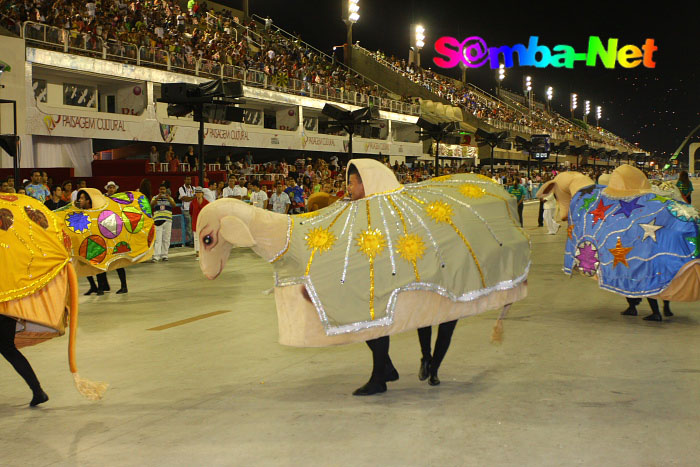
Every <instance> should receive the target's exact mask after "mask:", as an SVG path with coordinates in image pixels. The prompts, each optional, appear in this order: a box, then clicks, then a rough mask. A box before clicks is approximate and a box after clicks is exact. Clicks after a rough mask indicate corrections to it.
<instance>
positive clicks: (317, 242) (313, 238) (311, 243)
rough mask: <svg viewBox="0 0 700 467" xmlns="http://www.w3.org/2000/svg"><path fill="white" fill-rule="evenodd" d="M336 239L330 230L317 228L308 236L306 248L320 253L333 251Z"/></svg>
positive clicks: (310, 231)
mask: <svg viewBox="0 0 700 467" xmlns="http://www.w3.org/2000/svg"><path fill="white" fill-rule="evenodd" d="M335 240H336V237H335V235H333V232H331V230H330V228H325V229H324V228H322V227H317V228H315V229H311V230H309V232H308V233H307V234H306V246H307V248H308V249H309V250H318V251H319V252H320V253H323V252H325V251H328V250H330V249H331V247H332V246H333V244H334V243H335Z"/></svg>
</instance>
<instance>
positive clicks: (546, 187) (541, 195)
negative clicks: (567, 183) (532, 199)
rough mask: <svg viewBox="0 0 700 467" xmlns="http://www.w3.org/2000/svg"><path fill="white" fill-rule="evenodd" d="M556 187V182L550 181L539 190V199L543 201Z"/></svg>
mask: <svg viewBox="0 0 700 467" xmlns="http://www.w3.org/2000/svg"><path fill="white" fill-rule="evenodd" d="M555 186H556V182H555V181H554V180H550V181H548V182H547V183H545V184H544V185H542V186H541V187H540V189H539V190H537V195H536V196H537V198H539V199H541V198H544V197H545V196H547V195H548V194H549V193H550V192H551V191H552V190H553V189H554V187H555Z"/></svg>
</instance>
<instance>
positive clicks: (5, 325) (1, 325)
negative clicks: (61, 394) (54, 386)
mask: <svg viewBox="0 0 700 467" xmlns="http://www.w3.org/2000/svg"><path fill="white" fill-rule="evenodd" d="M16 326H17V321H15V320H14V319H12V318H8V317H7V316H2V315H0V354H2V356H3V357H5V359H6V360H7V361H8V362H10V364H11V365H12V366H13V367H14V369H15V370H16V371H17V373H19V375H20V376H21V377H22V378H23V379H24V381H26V382H27V385H28V386H29V388H30V389H31V390H32V392H33V393H34V397H33V398H32V401H31V403H30V404H31V405H32V406H35V405H39V404H41V403H43V402H46V401H47V400H49V396H47V395H46V393H45V392H44V391H43V390H42V389H41V384H39V379H38V378H37V377H36V374H35V373H34V370H33V369H32V366H31V365H30V364H29V362H28V361H27V359H26V358H24V355H22V353H21V352H20V351H19V350H17V347H15V328H16Z"/></svg>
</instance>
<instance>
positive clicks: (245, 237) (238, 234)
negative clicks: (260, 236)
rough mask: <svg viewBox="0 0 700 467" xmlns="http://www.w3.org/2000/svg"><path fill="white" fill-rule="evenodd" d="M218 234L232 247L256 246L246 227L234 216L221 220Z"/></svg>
mask: <svg viewBox="0 0 700 467" xmlns="http://www.w3.org/2000/svg"><path fill="white" fill-rule="evenodd" d="M219 233H220V235H221V236H222V237H223V239H224V240H226V241H227V242H228V243H230V244H231V245H234V246H240V247H253V246H255V245H257V244H258V243H257V242H256V241H255V239H254V238H253V235H252V234H251V233H250V230H249V229H248V226H247V225H246V224H245V223H244V222H243V221H242V220H240V219H239V218H238V217H236V216H226V217H224V218H222V219H221V229H220V231H219Z"/></svg>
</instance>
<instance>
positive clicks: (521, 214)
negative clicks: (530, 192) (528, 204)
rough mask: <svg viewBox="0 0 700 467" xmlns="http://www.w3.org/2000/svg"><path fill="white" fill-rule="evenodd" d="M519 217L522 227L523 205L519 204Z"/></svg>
mask: <svg viewBox="0 0 700 467" xmlns="http://www.w3.org/2000/svg"><path fill="white" fill-rule="evenodd" d="M518 217H519V218H520V227H522V226H523V203H520V204H518Z"/></svg>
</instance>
